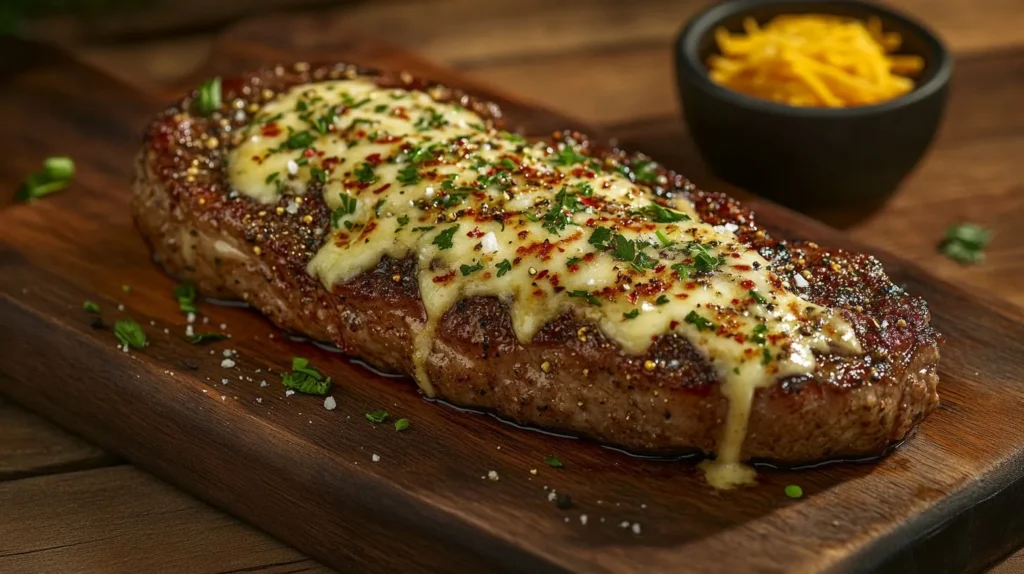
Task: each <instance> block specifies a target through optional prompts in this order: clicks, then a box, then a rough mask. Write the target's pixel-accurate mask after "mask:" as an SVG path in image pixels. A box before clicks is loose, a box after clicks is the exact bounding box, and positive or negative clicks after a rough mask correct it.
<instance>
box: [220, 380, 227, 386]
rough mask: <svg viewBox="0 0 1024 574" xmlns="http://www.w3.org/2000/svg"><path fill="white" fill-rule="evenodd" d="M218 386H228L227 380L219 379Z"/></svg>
mask: <svg viewBox="0 0 1024 574" xmlns="http://www.w3.org/2000/svg"><path fill="white" fill-rule="evenodd" d="M220 384H222V385H226V384H228V380H227V379H221V380H220Z"/></svg>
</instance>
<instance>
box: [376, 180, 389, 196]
mask: <svg viewBox="0 0 1024 574" xmlns="http://www.w3.org/2000/svg"><path fill="white" fill-rule="evenodd" d="M389 187H391V184H390V183H385V184H384V185H382V186H380V187H378V188H377V189H375V190H373V194H374V195H377V194H379V193H384V192H385V191H387V189H388V188H389Z"/></svg>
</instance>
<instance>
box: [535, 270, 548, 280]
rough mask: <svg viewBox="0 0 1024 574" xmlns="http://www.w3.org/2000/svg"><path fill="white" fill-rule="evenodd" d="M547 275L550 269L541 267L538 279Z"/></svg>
mask: <svg viewBox="0 0 1024 574" xmlns="http://www.w3.org/2000/svg"><path fill="white" fill-rule="evenodd" d="M547 276H548V270H547V269H541V270H540V273H538V274H537V279H538V280H539V279H543V278H545V277H547Z"/></svg>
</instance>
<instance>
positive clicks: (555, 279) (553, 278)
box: [548, 273, 561, 289]
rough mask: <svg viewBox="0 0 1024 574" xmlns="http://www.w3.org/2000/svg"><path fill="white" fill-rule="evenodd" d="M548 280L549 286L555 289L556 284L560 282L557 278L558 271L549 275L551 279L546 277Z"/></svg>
mask: <svg viewBox="0 0 1024 574" xmlns="http://www.w3.org/2000/svg"><path fill="white" fill-rule="evenodd" d="M548 281H549V282H550V283H551V286H552V287H554V288H556V289H557V288H558V284H559V283H560V282H561V280H560V279H559V278H558V273H555V274H553V275H551V279H548Z"/></svg>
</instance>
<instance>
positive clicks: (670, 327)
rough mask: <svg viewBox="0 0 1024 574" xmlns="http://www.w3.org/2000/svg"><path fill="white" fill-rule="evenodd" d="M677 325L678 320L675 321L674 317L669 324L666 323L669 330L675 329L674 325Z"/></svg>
mask: <svg viewBox="0 0 1024 574" xmlns="http://www.w3.org/2000/svg"><path fill="white" fill-rule="evenodd" d="M678 326H679V321H676V320H674V319H673V320H672V321H671V322H669V324H668V328H669V330H670V331H675V330H676V327H678Z"/></svg>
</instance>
